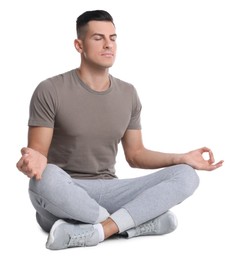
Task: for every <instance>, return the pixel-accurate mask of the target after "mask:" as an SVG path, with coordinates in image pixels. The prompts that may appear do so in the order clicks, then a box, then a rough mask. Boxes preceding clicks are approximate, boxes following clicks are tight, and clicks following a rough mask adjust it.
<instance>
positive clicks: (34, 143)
mask: <svg viewBox="0 0 236 260" xmlns="http://www.w3.org/2000/svg"><path fill="white" fill-rule="evenodd" d="M52 135H53V129H52V128H47V127H29V132H28V147H24V148H22V149H21V154H22V156H21V158H20V160H19V161H18V163H17V165H16V166H17V168H18V170H19V171H21V172H23V173H24V174H25V175H27V176H28V177H29V178H33V177H35V178H36V179H37V180H39V179H41V175H42V172H43V171H44V169H45V167H46V165H47V155H48V150H49V147H50V144H51V141H52Z"/></svg>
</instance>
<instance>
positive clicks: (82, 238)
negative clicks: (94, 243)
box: [68, 230, 92, 247]
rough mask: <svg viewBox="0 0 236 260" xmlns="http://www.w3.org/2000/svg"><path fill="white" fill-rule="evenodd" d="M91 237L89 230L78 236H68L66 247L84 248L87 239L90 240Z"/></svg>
mask: <svg viewBox="0 0 236 260" xmlns="http://www.w3.org/2000/svg"><path fill="white" fill-rule="evenodd" d="M91 236H92V232H91V230H89V231H88V230H87V231H84V232H83V233H81V234H79V235H78V234H73V235H70V240H69V243H68V247H77V246H81V247H82V246H86V242H87V240H88V238H90V237H91Z"/></svg>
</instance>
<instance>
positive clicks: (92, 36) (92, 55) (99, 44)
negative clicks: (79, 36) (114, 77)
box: [81, 21, 117, 68]
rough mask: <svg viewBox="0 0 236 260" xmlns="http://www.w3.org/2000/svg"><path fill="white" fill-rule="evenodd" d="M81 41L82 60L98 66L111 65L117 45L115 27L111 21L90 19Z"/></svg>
mask: <svg viewBox="0 0 236 260" xmlns="http://www.w3.org/2000/svg"><path fill="white" fill-rule="evenodd" d="M81 43H82V49H81V55H82V59H83V61H84V62H86V63H87V64H90V65H92V66H97V67H100V68H109V67H111V66H112V65H113V63H114V61H115V56H116V47H117V46H116V32H115V27H114V25H113V24H112V23H111V22H107V21H90V22H89V23H88V25H87V30H86V34H85V36H84V37H83V40H82V41H81Z"/></svg>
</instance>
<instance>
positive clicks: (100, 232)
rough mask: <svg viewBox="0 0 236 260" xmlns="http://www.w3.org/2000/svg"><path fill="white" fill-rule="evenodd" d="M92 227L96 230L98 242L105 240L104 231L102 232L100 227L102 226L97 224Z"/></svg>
mask: <svg viewBox="0 0 236 260" xmlns="http://www.w3.org/2000/svg"><path fill="white" fill-rule="evenodd" d="M93 227H94V228H95V229H97V231H98V234H99V242H102V241H103V240H104V238H105V235H104V230H103V227H102V224H100V223H98V224H95V225H93Z"/></svg>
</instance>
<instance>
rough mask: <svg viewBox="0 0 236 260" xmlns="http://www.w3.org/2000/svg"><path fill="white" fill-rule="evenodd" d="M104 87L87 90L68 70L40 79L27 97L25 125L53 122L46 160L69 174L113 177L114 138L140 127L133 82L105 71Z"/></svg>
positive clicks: (80, 176) (74, 175) (75, 176)
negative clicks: (107, 76)
mask: <svg viewBox="0 0 236 260" xmlns="http://www.w3.org/2000/svg"><path fill="white" fill-rule="evenodd" d="M110 82H111V84H110V87H109V89H108V90H106V91H103V92H97V91H94V90H92V89H91V88H90V87H88V86H87V85H86V84H84V83H83V82H82V81H81V80H80V78H79V76H78V73H77V70H76V69H74V70H71V71H69V72H66V73H64V74H61V75H58V76H55V77H52V78H49V79H47V80H45V81H43V82H41V83H40V84H39V85H38V87H37V88H36V90H35V91H34V94H33V96H32V99H31V103H30V117H29V122H28V125H29V126H42V127H50V128H54V132H53V138H52V143H51V146H50V149H49V154H48V162H49V163H53V164H56V165H57V166H59V167H61V168H62V169H64V170H65V171H66V172H68V173H69V174H70V175H71V176H72V177H73V178H86V179H91V178H96V179H98V178H106V179H107V178H115V177H117V176H116V175H115V168H114V165H115V162H116V155H117V148H118V143H119V142H120V140H121V138H122V137H123V135H124V133H125V132H126V130H127V129H140V128H141V125H140V112H141V103H140V101H139V98H138V95H137V92H136V90H135V88H134V87H133V86H132V85H130V84H128V83H126V82H124V81H121V80H119V79H117V78H115V77H113V76H111V75H110Z"/></svg>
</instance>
